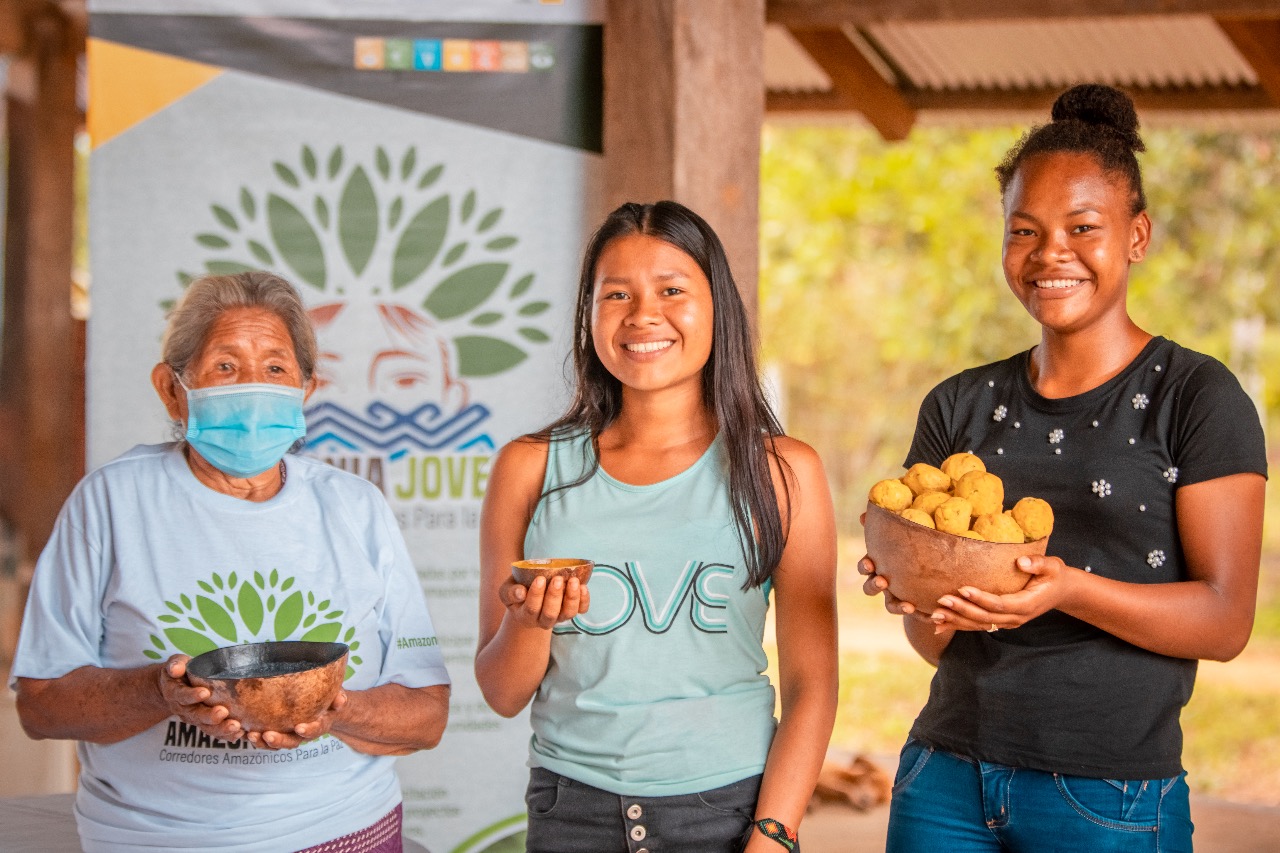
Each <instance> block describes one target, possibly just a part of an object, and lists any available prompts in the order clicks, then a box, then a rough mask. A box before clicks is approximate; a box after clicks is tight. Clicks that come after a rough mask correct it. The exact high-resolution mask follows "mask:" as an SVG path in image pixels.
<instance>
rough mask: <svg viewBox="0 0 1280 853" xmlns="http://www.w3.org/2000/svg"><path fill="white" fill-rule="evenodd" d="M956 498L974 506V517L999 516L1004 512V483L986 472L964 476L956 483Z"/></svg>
mask: <svg viewBox="0 0 1280 853" xmlns="http://www.w3.org/2000/svg"><path fill="white" fill-rule="evenodd" d="M955 496H956V497H958V498H964V499H965V500H967V501H969V503H971V504H973V514H974V515H998V514H999V513H1000V512H1002V511H1003V510H1004V483H1003V482H1001V481H1000V478H999V477H997V476H996V475H995V474H989V473H987V472H986V471H969V472H968V473H966V474H964V475H962V476H961V477H960V479H959V480H957V481H956V487H955Z"/></svg>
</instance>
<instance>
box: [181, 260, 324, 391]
mask: <svg viewBox="0 0 1280 853" xmlns="http://www.w3.org/2000/svg"><path fill="white" fill-rule="evenodd" d="M232 308H264V309H266V310H267V311H270V312H271V313H272V314H275V315H276V316H277V317H279V318H280V321H281V322H282V323H284V326H285V328H286V329H287V330H288V332H289V339H290V340H291V341H293V352H294V356H295V357H296V358H297V359H298V367H299V369H300V370H301V372H302V381H303V382H304V383H305V382H308V381H310V379H311V376H312V374H314V373H315V369H316V359H317V357H318V351H319V350H318V347H317V346H316V333H315V330H314V329H313V328H312V326H311V318H310V317H308V316H307V309H306V307H305V306H303V304H302V299H301V297H299V296H298V291H297V290H295V289H294V287H293V285H291V284H290V283H289V282H287V281H285V280H284V279H283V278H281V277H280V276H278V275H275V274H273V273H269V272H264V271H262V270H250V271H249V272H241V273H236V274H234V275H206V276H202V277H200V278H197V279H196V280H195V281H193V282H191V284H189V285H188V286H187V292H186V293H184V294H183V295H182V299H180V300H179V301H178V304H177V305H175V306H174V308H173V310H172V311H171V312H170V313H169V326H168V328H167V329H166V330H165V333H164V342H163V344H161V349H160V352H161V356H160V357H161V358H162V359H163V360H164V362H165V363H166V364H168V365H169V366H170V367H172V368H173V369H174V371H175V372H177V373H178V374H179V375H181V374H182V373H183V372H184V371H185V370H186V369H187V365H189V364H190V363H191V361H192V360H193V359H195V358H196V357H197V356H198V355H200V353H201V352H202V351H203V350H204V347H205V344H207V343H208V339H209V329H210V328H212V327H213V324H214V322H216V321H217V319H218V318H219V317H221V316H222V314H223V312H225V311H228V310H230V309H232Z"/></svg>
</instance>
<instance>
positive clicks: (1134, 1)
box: [765, 0, 1276, 27]
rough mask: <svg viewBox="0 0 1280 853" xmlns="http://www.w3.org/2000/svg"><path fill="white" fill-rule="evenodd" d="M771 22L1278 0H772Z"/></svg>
mask: <svg viewBox="0 0 1280 853" xmlns="http://www.w3.org/2000/svg"><path fill="white" fill-rule="evenodd" d="M765 13H766V15H767V18H768V21H769V23H771V24H783V25H785V26H788V27H838V26H840V25H841V24H854V25H856V26H863V25H866V24H875V23H879V22H882V21H971V20H1007V19H1010V18H1039V19H1049V18H1098V17H1106V16H1112V15H1212V16H1213V17H1216V18H1270V17H1274V16H1275V14H1276V3H1275V0H1054V2H1052V3H1046V2H1044V0H1005V2H1003V3H992V2H990V0H767V5H766V7H765Z"/></svg>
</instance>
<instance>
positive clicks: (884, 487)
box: [869, 480, 912, 512]
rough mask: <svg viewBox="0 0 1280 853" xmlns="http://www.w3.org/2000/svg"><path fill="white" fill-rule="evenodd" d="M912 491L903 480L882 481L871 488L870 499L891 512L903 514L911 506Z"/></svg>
mask: <svg viewBox="0 0 1280 853" xmlns="http://www.w3.org/2000/svg"><path fill="white" fill-rule="evenodd" d="M911 497H912V496H911V490H910V489H908V488H907V487H906V485H905V484H904V483H903V482H902V481H901V480H881V481H880V482H878V483H876V484H875V485H874V486H872V487H871V494H870V495H869V499H870V500H871V502H872V503H873V504H875V505H876V506H882V507H884V508H885V509H887V510H889V511H890V512H902V511H903V510H904V509H906V508H907V507H909V506H911Z"/></svg>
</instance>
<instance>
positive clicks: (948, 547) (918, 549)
mask: <svg viewBox="0 0 1280 853" xmlns="http://www.w3.org/2000/svg"><path fill="white" fill-rule="evenodd" d="M865 527H866V540H867V556H869V557H870V558H871V561H872V562H873V563H875V566H876V574H878V575H880V576H881V577H883V578H885V579H886V580H887V581H888V582H889V592H890V593H892V594H893V595H894V596H895V597H896V598H898V599H900V600H902V601H906V602H910V603H911V604H913V605H915V608H916V610H917V611H918V612H920V613H932V612H933V608H934V607H935V606H936V604H937V601H938V599H939V598H941V597H942V596H944V595H948V594H951V593H955V592H956V591H957V590H959V589H960V587H963V586H971V587H975V588H977V589H981V590H984V591H986V592H990V593H995V594H997V595H1005V594H1008V593H1011V592H1017V591H1018V590H1020V589H1022V588H1023V587H1024V586H1026V585H1027V581H1029V580H1030V579H1031V576H1030V575H1028V574H1027V573H1026V572H1024V571H1022V570H1020V569H1019V568H1018V567H1017V565H1016V564H1015V562H1016V560H1017V559H1018V558H1019V557H1022V556H1030V555H1042V554H1044V553H1045V548H1046V547H1047V546H1048V543H1049V533H1050V532H1052V530H1053V509H1052V508H1051V507H1050V506H1049V504H1048V503H1047V502H1045V501H1043V500H1041V499H1040V498H1034V497H1026V498H1023V499H1021V500H1019V501H1018V502H1017V503H1015V504H1014V505H1013V506H1012V507H1010V508H1008V509H1005V506H1004V483H1003V482H1001V480H1000V478H999V477H997V476H996V475H995V474H992V473H991V472H989V471H987V467H986V465H985V464H984V463H983V461H982V460H981V459H979V458H978V457H977V456H975V455H974V454H972V453H956V454H953V455H952V456H949V457H947V459H946V460H945V461H943V463H942V464H941V465H940V466H936V467H935V466H933V465H928V464H926V463H923V462H920V463H917V464H915V465H912V466H911V467H910V468H909V469H908V470H907V472H906V474H904V475H903V476H902V477H899V478H892V479H887V480H881V481H880V482H878V483H876V484H875V485H874V486H872V487H871V493H870V495H869V501H868V503H867V515H866V520H865Z"/></svg>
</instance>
